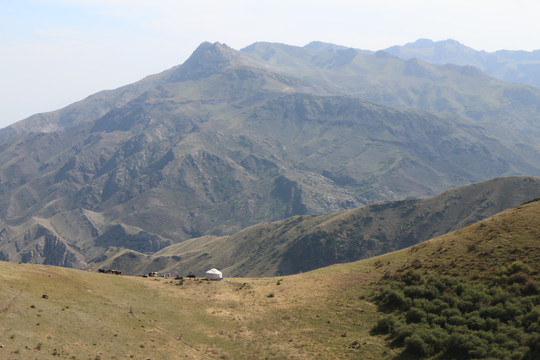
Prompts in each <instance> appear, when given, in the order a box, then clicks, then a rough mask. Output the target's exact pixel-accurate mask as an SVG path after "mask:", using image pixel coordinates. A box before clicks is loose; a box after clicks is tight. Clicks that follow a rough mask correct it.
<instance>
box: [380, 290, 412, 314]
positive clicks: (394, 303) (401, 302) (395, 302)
mask: <svg viewBox="0 0 540 360" xmlns="http://www.w3.org/2000/svg"><path fill="white" fill-rule="evenodd" d="M409 304H410V299H409V300H408V299H407V298H406V297H405V295H403V293H402V292H401V291H398V290H390V291H387V292H386V293H385V294H384V295H383V297H382V301H381V303H380V306H381V308H382V309H383V310H394V309H404V308H407V307H408V305H409Z"/></svg>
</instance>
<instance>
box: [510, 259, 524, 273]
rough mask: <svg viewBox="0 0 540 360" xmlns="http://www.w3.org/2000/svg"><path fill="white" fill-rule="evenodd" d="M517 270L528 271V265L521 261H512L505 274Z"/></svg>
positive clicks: (516, 271)
mask: <svg viewBox="0 0 540 360" xmlns="http://www.w3.org/2000/svg"><path fill="white" fill-rule="evenodd" d="M518 272H528V267H527V265H525V264H524V263H522V262H521V261H514V262H513V263H512V264H510V266H508V268H507V270H506V275H512V274H515V273H518Z"/></svg>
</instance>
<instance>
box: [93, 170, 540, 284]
mask: <svg viewBox="0 0 540 360" xmlns="http://www.w3.org/2000/svg"><path fill="white" fill-rule="evenodd" d="M538 196H540V179H539V178H534V177H507V178H497V179H492V180H489V181H485V182H481V183H475V184H472V185H467V186H462V187H458V188H455V189H451V190H448V191H446V192H444V193H442V194H440V195H437V196H434V197H430V198H426V199H421V200H407V201H396V202H383V203H377V204H373V205H368V206H363V207H359V208H356V209H352V210H347V211H342V212H337V213H334V214H329V215H320V216H296V217H292V218H289V219H286V220H283V221H278V222H274V223H264V224H260V225H255V226H252V227H249V228H246V229H244V230H242V231H239V232H238V233H236V234H234V235H232V236H225V237H215V236H206V237H202V238H195V239H191V240H187V241H185V242H182V243H180V244H174V245H172V246H169V247H166V248H164V249H162V250H160V251H158V252H156V253H155V254H153V255H147V254H143V253H140V252H135V251H129V250H126V249H122V248H111V249H109V251H108V252H107V253H106V254H105V256H104V257H103V258H100V259H97V260H96V263H94V264H92V268H94V269H96V268H98V267H106V268H118V269H122V270H124V271H129V273H131V274H143V273H146V272H149V271H163V272H170V273H175V274H187V273H189V272H194V273H196V274H201V275H202V274H203V273H204V271H205V270H207V269H210V268H212V267H217V268H219V269H222V270H223V271H225V272H226V273H227V274H228V275H230V276H273V275H282V274H293V273H298V272H305V271H309V270H313V269H316V268H319V267H323V266H328V265H331V264H335V263H343V262H350V261H355V260H360V259H364V258H368V257H372V256H376V255H380V254H383V253H386V252H390V251H395V250H398V249H402V248H405V247H408V246H412V245H414V244H417V243H420V242H422V241H425V240H428V239H431V238H433V237H436V236H439V235H442V234H445V233H448V232H450V231H453V230H456V229H458V228H460V227H463V226H465V225H467V224H470V223H473V222H475V221H478V220H481V219H485V218H486V217H489V216H491V215H493V214H495V213H497V212H500V211H502V210H505V209H508V208H510V207H512V206H515V205H517V204H520V203H522V202H524V201H526V200H527V199H530V198H534V197H538Z"/></svg>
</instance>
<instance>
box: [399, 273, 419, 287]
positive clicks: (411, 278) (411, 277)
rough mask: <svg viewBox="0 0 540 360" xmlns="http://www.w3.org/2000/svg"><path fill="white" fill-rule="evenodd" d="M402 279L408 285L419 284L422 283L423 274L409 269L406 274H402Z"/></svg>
mask: <svg viewBox="0 0 540 360" xmlns="http://www.w3.org/2000/svg"><path fill="white" fill-rule="evenodd" d="M401 281H403V282H404V283H405V284H406V285H417V284H421V283H422V275H421V274H420V273H419V272H418V271H415V270H407V272H405V274H403V275H402V276H401Z"/></svg>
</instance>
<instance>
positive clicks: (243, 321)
mask: <svg viewBox="0 0 540 360" xmlns="http://www.w3.org/2000/svg"><path fill="white" fill-rule="evenodd" d="M538 219H540V202H539V201H535V202H531V203H528V204H525V205H521V206H518V207H515V208H512V209H510V210H507V211H505V212H502V213H500V214H497V215H495V216H493V217H491V218H489V219H486V220H484V221H481V222H479V223H475V224H472V225H469V226H467V227H465V228H463V229H461V230H458V231H456V232H453V233H450V234H447V235H444V236H441V237H439V238H436V239H433V240H430V241H427V242H424V243H422V244H419V245H416V246H414V247H411V248H408V249H404V250H401V251H397V252H394V253H390V254H386V255H383V256H379V257H376V258H372V259H367V260H363V261H359V262H354V263H348V264H340V265H334V266H330V267H326V268H322V269H319V270H316V271H312V272H309V273H303V274H298V275H294V276H284V277H272V278H270V277H269V278H230V279H228V280H229V281H227V278H226V280H223V281H221V282H206V281H198V280H197V281H193V280H185V281H184V282H183V283H182V285H180V282H181V281H179V280H173V279H168V278H158V279H156V280H154V279H151V278H140V277H125V276H114V275H105V274H98V273H93V272H86V271H79V270H73V269H65V268H57V267H48V266H42V265H27V264H15V263H6V262H0V324H1V325H2V326H1V328H0V345H3V347H2V348H0V358H8V359H10V358H13V359H16V358H21V359H26V358H28V359H35V358H37V359H49V358H51V357H52V356H57V357H58V358H65V359H70V358H71V359H95V358H101V359H114V358H116V359H125V358H135V359H148V358H150V359H178V358H192V359H219V358H223V359H261V358H271V359H285V358H287V359H291V358H294V359H348V358H350V359H358V358H361V359H381V358H398V357H400V356H401V357H403V356H406V355H401V352H402V350H403V348H393V347H391V346H390V343H389V342H387V340H388V339H387V337H386V336H385V335H377V334H374V333H372V332H371V330H372V329H373V328H374V326H375V325H376V324H377V321H378V320H379V319H380V318H381V317H382V316H385V314H384V313H382V312H379V311H378V310H379V309H378V307H377V304H376V300H375V297H376V295H377V294H379V292H380V290H381V289H384V288H385V287H386V286H388V285H389V284H390V282H392V281H395V279H396V277H395V275H396V274H405V273H406V272H407V271H409V270H415V271H418V272H420V273H421V274H422V276H427V275H429V276H433V277H440V276H445V277H448V278H450V279H454V280H455V281H461V282H465V283H466V284H467V285H474V284H480V283H482V282H484V281H489V280H490V279H492V278H493V277H495V276H500V271H501V269H503V268H505V267H506V268H508V266H509V265H511V264H512V263H514V262H516V261H519V262H521V263H522V264H523V265H524V266H526V267H527V269H528V270H527V274H528V276H529V277H530V280H531V281H538V278H539V273H540V269H539V264H540V247H539V246H538V245H539V240H538V239H540V222H539V221H538ZM225 275H226V274H225ZM44 294H46V295H47V296H48V298H47V299H44V298H43V297H42V295H44Z"/></svg>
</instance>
